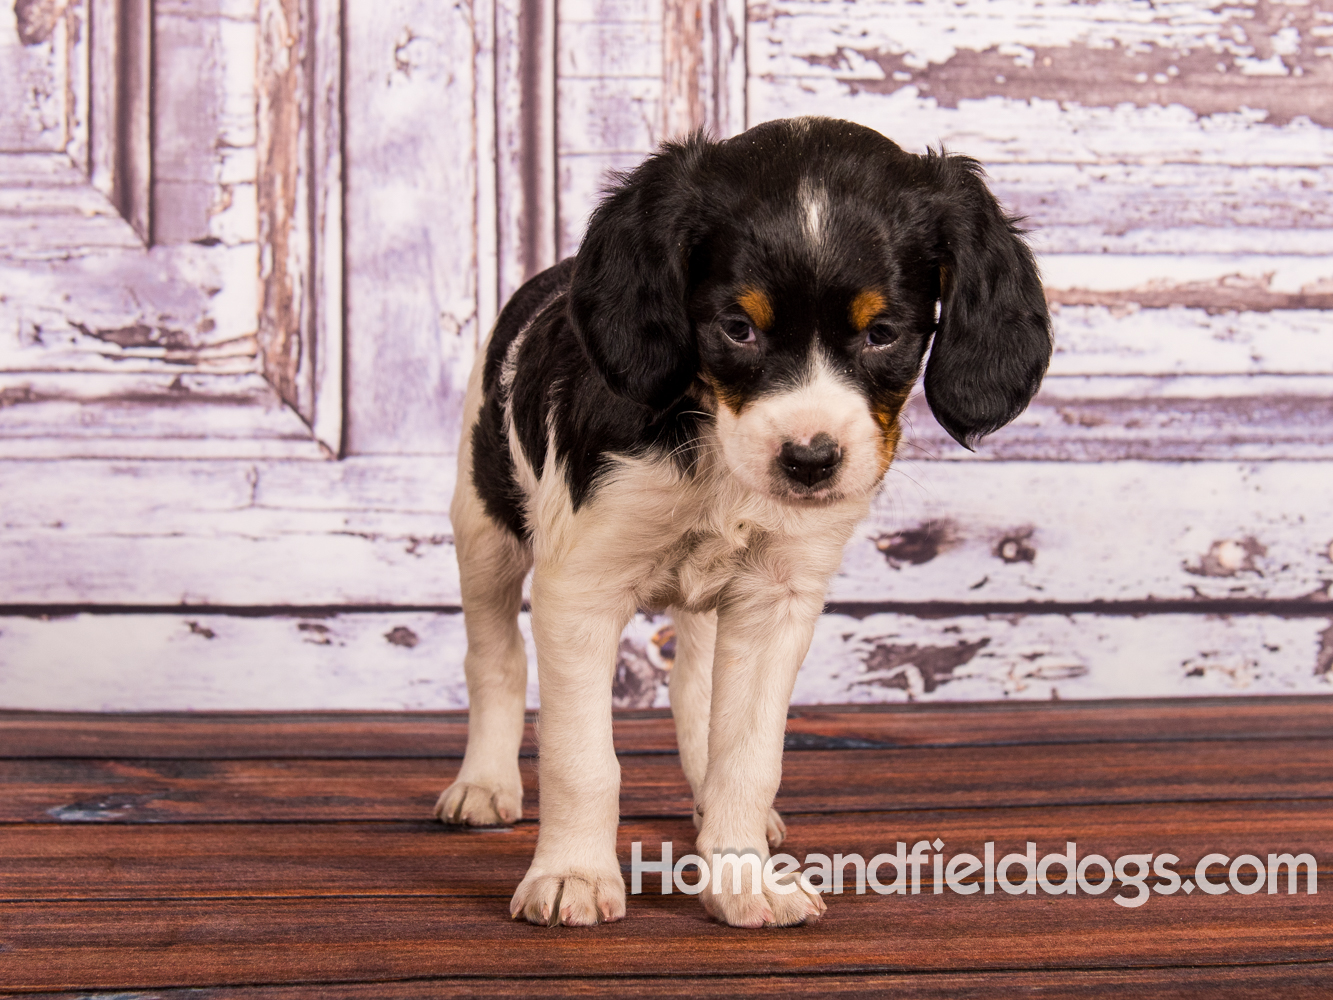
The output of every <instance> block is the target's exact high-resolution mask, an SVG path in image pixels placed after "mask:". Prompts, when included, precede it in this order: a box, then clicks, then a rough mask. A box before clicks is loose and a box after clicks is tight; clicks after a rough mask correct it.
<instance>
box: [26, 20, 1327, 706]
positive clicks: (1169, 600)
mask: <svg viewBox="0 0 1333 1000" xmlns="http://www.w3.org/2000/svg"><path fill="white" fill-rule="evenodd" d="M673 2H674V0H673ZM162 6H163V5H162V4H159V10H161V9H162ZM700 6H701V9H711V8H709V5H706V4H705V5H700ZM724 6H727V5H724ZM529 7H532V8H534V9H538V10H539V11H540V10H544V9H546V8H542V7H541V5H540V4H531V5H526V6H525V5H522V4H509V3H497V4H495V5H493V6H485V7H476V8H475V9H474V14H475V11H477V10H482V11H484V12H489V13H487V14H486V17H489V18H491V20H489V21H487V20H486V18H485V17H483V18H482V19H481V22H478V23H483V24H487V25H491V26H493V28H494V32H495V33H494V36H493V37H489V41H487V42H486V44H487V45H491V46H493V49H487V48H486V46H485V45H482V46H481V47H480V48H479V47H477V46H474V45H472V44H471V41H470V39H475V38H482V37H483V36H482V35H471V34H468V32H469V31H471V30H473V29H472V28H470V27H468V19H467V16H466V11H465V10H464V9H463V8H443V7H439V6H438V5H431V4H424V3H419V2H415V0H397V2H395V3H393V4H389V5H387V6H386V5H384V4H379V5H376V6H375V7H374V8H373V9H372V8H371V7H370V6H369V5H366V4H363V3H360V2H359V0H353V2H351V3H349V5H348V7H347V17H348V27H347V35H346V43H347V67H346V80H347V87H348V97H347V101H346V113H347V121H346V123H345V125H346V149H347V155H348V161H349V162H348V167H347V178H348V182H347V183H348V187H347V215H348V251H347V264H348V298H349V309H348V323H349V326H348V351H349V364H348V369H347V371H348V380H349V389H348V412H349V417H348V423H347V428H348V431H347V433H348V445H349V451H350V452H351V457H348V458H346V459H345V460H343V461H340V462H289V461H281V460H278V458H277V457H272V458H265V457H261V458H259V459H255V460H249V461H234V460H231V459H229V458H227V457H221V456H219V457H210V455H209V453H208V452H207V451H206V450H201V451H200V452H199V453H198V454H197V456H196V458H195V459H194V460H192V461H188V462H146V461H134V460H132V459H130V458H124V459H117V460H111V459H104V460H88V461H84V462H79V463H56V462H49V461H36V460H32V461H9V462H0V497H3V504H2V505H0V521H2V522H3V527H4V531H3V533H0V558H2V559H3V560H4V565H5V567H6V572H5V573H4V575H3V579H2V580H0V601H2V602H3V604H4V608H3V610H4V612H5V614H4V616H3V617H0V667H3V669H0V704H4V705H8V706H13V707H28V708H69V709H101V708H108V709H133V708H154V709H170V708H272V709H301V708H324V707H365V708H384V709H394V708H453V707H461V706H462V705H463V703H464V701H463V699H464V694H463V685H462V673H461V657H462V645H461V635H462V631H461V620H460V617H459V609H458V601H459V599H458V584H457V569H456V565H455V562H454V558H453V552H452V537H451V535H450V528H449V523H448V517H447V506H448V498H449V495H450V493H451V490H452V482H453V468H452V465H453V462H452V459H451V457H450V453H449V452H450V447H451V445H450V442H451V441H452V440H453V436H454V435H456V433H457V412H458V406H459V403H460V401H461V386H462V381H463V379H464V377H465V373H466V367H467V364H468V363H469V361H470V357H471V354H472V351H473V350H475V344H476V338H477V336H478V335H479V332H480V330H481V329H482V327H483V325H484V323H483V318H484V317H486V316H488V315H493V308H494V294H493V292H492V293H490V294H491V300H490V305H487V294H488V293H487V291H486V288H485V287H483V285H484V282H483V279H482V278H481V277H480V276H481V275H485V274H490V275H491V277H490V278H489V279H488V280H490V281H491V282H492V287H494V284H495V283H496V282H499V284H500V287H503V283H504V281H506V280H509V279H507V278H505V277H504V274H508V273H509V272H508V271H505V268H506V267H511V265H512V263H513V261H515V260H517V259H519V257H520V256H521V254H519V256H515V255H516V254H518V253H519V251H521V249H522V248H521V247H516V244H515V243H514V236H513V232H511V231H510V230H509V229H506V228H505V227H506V226H511V228H512V224H513V223H514V220H513V219H512V218H510V217H509V216H507V215H506V214H505V213H506V211H507V209H506V207H505V206H506V204H512V202H506V201H505V192H504V190H503V185H501V189H500V190H499V191H498V192H497V191H496V190H495V188H494V185H495V184H496V183H497V180H496V179H497V178H500V179H501V180H502V179H503V176H504V171H505V169H506V168H505V166H504V162H501V163H500V164H499V165H498V166H497V170H496V172H495V173H492V174H488V173H487V170H486V169H479V168H478V167H477V166H476V163H477V162H478V161H477V157H479V156H480V157H481V162H482V163H483V164H485V163H486V161H485V157H484V156H483V155H482V154H480V153H477V152H476V150H484V149H486V148H488V147H487V145H486V144H487V142H492V141H493V142H495V144H496V147H497V148H498V149H499V150H500V153H501V157H500V159H501V160H502V161H505V158H506V157H509V156H510V155H511V154H514V155H517V154H516V153H514V150H513V149H511V146H512V124H513V121H515V120H518V118H519V117H521V116H518V114H517V111H516V110H515V108H514V107H512V106H511V104H510V103H505V102H506V100H508V99H507V98H504V97H503V95H504V94H505V93H508V91H506V90H505V87H506V86H508V85H509V84H510V83H512V81H509V82H508V83H506V81H505V80H504V79H502V78H501V76H496V77H495V78H493V79H488V78H487V76H486V72H487V70H486V65H487V64H486V63H485V60H484V58H483V57H484V56H485V55H486V53H487V52H488V51H492V50H493V51H494V52H495V53H496V59H497V63H496V65H500V64H503V62H504V60H505V59H510V58H511V56H512V52H513V51H514V50H515V47H516V46H517V45H518V44H519V42H520V41H521V38H519V35H518V34H517V33H518V32H519V30H520V22H522V20H523V16H524V14H523V12H524V11H525V10H528V8H529ZM548 13H551V16H553V17H554V18H555V21H556V24H555V27H556V31H555V39H554V47H555V54H554V63H555V65H556V67H557V68H558V75H557V76H556V79H555V86H554V88H553V91H554V96H553V97H552V98H551V100H552V101H553V102H554V108H553V111H552V116H553V121H554V126H553V127H554V140H553V144H554V146H555V149H556V152H554V153H552V156H553V157H554V162H555V167H556V169H555V181H554V183H553V185H552V193H551V196H550V197H551V199H552V201H553V203H554V206H555V212H554V215H553V218H554V219H555V220H557V221H556V222H555V223H553V225H554V226H555V228H556V236H557V237H558V239H559V244H560V251H561V252H562V253H567V252H570V251H572V250H573V249H574V247H575V246H576V244H577V239H578V235H579V232H580V229H581V227H582V223H583V220H584V219H585V218H586V215H587V213H588V211H590V209H591V207H592V205H593V204H594V203H595V198H596V192H597V190H598V187H599V185H600V184H601V183H602V179H603V177H604V175H605V172H606V170H607V169H609V168H614V169H619V168H623V167H626V166H631V165H632V164H633V163H635V162H637V160H638V159H639V158H641V157H642V155H643V154H645V153H646V152H647V151H648V150H650V149H651V148H652V146H653V144H654V143H655V142H656V141H657V140H658V139H659V138H660V137H661V136H662V135H663V134H667V131H668V130H667V127H666V124H667V123H666V121H665V114H666V113H665V112H664V111H663V105H664V103H666V96H667V95H668V91H667V89H664V87H665V85H664V83H663V80H664V78H665V77H666V75H667V74H666V72H665V70H664V68H663V62H662V52H663V51H664V48H665V47H666V46H665V43H664V35H663V29H662V25H663V23H664V22H665V21H666V20H667V15H668V10H667V7H665V6H664V5H663V4H662V3H660V2H654V0H567V2H564V3H561V4H559V5H558V8H557V9H556V10H555V11H554V13H552V12H550V11H549V10H548ZM670 13H672V15H673V16H676V15H679V13H680V11H679V10H678V9H677V7H676V6H672V7H671V8H670ZM474 21H475V18H474ZM747 30H748V42H747V46H746V59H747V61H748V71H747V73H746V75H745V78H744V81H743V84H744V86H743V87H738V86H737V85H736V81H735V80H732V81H730V83H729V84H728V87H729V89H728V91H727V92H728V93H731V94H733V95H735V94H737V93H739V92H740V91H741V90H743V91H745V93H746V95H747V96H746V100H747V102H748V112H747V114H748V119H749V121H751V122H757V121H761V120H764V119H767V118H771V117H776V116H784V115H792V114H806V113H820V114H831V115H839V116H843V117H848V118H852V119H855V120H858V121H862V122H864V123H865V124H868V125H871V126H872V127H876V128H879V129H881V130H883V131H884V132H885V133H886V134H889V135H890V136H892V137H893V138H895V139H897V140H898V141H899V142H901V143H902V144H903V145H904V146H906V147H907V148H909V149H914V150H918V151H919V150H922V149H924V148H925V147H926V145H927V144H932V145H933V144H937V143H939V142H941V141H943V142H945V143H946V144H947V145H948V146H949V147H950V148H952V149H956V150H958V151H962V152H967V153H970V154H972V155H975V156H978V157H979V158H981V159H982V160H983V161H984V162H985V164H986V166H987V169H988V172H989V174H990V177H991V180H992V184H993V186H994V188H995V189H996V191H997V192H998V193H999V194H1000V196H1001V198H1002V199H1003V200H1004V202H1005V203H1006V204H1007V205H1008V206H1009V208H1010V209H1011V210H1013V211H1016V212H1020V213H1022V214H1025V215H1026V216H1028V218H1029V220H1030V224H1031V225H1032V226H1033V227H1034V235H1033V240H1034V245H1035V246H1036V247H1037V248H1038V250H1039V251H1040V255H1041V262H1042V266H1043V269H1044V274H1045V276H1046V279H1047V286H1048V293H1049V295H1050V298H1051V301H1052V303H1053V308H1054V310H1055V328H1056V345H1057V353H1056V358H1055V361H1054V364H1053V367H1052V373H1051V376H1050V378H1049V379H1048V380H1047V383H1046V386H1045V388H1044V390H1043V392H1042V394H1041V396H1039V398H1038V400H1037V401H1036V403H1035V404H1034V406H1033V407H1032V408H1031V410H1030V411H1029V412H1028V413H1027V414H1025V415H1024V416H1023V417H1022V418H1020V420H1019V421H1017V422H1016V423H1015V425H1013V426H1012V427H1010V428H1008V429H1006V430H1005V431H1002V432H1001V433H1000V434H997V435H996V436H995V437H994V438H993V439H992V440H991V441H990V442H988V443H987V444H986V445H985V446H983V448H982V449H981V450H980V451H979V452H978V453H977V454H976V455H975V456H971V455H968V454H967V453H965V452H963V451H962V450H961V449H959V448H958V447H957V446H955V445H954V444H952V442H950V441H949V440H948V439H947V438H946V437H944V435H943V434H942V433H941V432H940V431H939V430H938V428H937V427H936V425H935V424H934V421H933V419H932V418H931V417H930V415H929V413H928V411H927V410H926V409H925V408H924V407H923V406H922V405H921V401H920V400H916V401H915V402H913V404H911V409H910V411H909V416H910V424H911V436H910V439H909V440H910V446H909V447H906V448H904V449H903V455H904V459H903V460H902V461H901V462H900V463H898V464H897V465H895V467H894V469H893V470H892V471H891V472H890V474H889V478H888V481H887V484H886V488H885V490H884V492H883V493H882V495H881V496H880V498H879V499H878V501H877V503H876V505H875V510H874V514H873V516H872V519H871V521H870V522H869V523H867V525H866V526H865V527H864V529H863V530H862V531H861V532H860V533H859V534H858V536H857V537H856V538H855V539H854V540H853V542H852V544H851V546H850V547H849V550H848V555H847V559H846V561H845V564H844V566H843V569H842V572H841V573H840V574H839V575H838V577H836V578H835V580H834V582H833V587H832V590H831V593H830V597H829V599H830V613H829V614H828V615H827V616H826V618H825V621H824V622H823V624H822V626H821V629H820V632H819V636H818V639H817V641H816V644H815V647H814V649H813V650H812V653H811V656H810V658H809V660H808V662H807V665H806V667H805V668H804V670H803V673H802V677H801V680H800V682H799V684H798V688H797V700H798V701H800V702H805V703H818V702H848V701H896V700H906V699H919V700H940V699H989V698H1041V699H1046V698H1053V697H1058V698H1090V697H1115V696H1126V697H1130V696H1144V695H1190V694H1227V693H1250V694H1253V693H1282V692H1318V693H1327V692H1329V691H1330V690H1331V688H1330V678H1331V677H1333V604H1330V602H1329V598H1330V587H1331V586H1333V506H1331V505H1330V504H1329V503H1328V502H1327V501H1326V497H1327V496H1328V494H1329V492H1330V487H1333V464H1331V463H1333V454H1330V451H1331V450H1333V430H1331V428H1333V420H1330V417H1333V409H1330V403H1329V400H1330V399H1333V391H1331V390H1333V309H1331V308H1330V307H1331V306H1333V300H1331V299H1330V296H1331V295H1333V263H1330V261H1333V254H1330V249H1333V199H1331V197H1330V193H1329V192H1330V190H1331V189H1333V185H1331V184H1330V181H1333V173H1330V170H1333V167H1330V164H1333V109H1331V108H1330V103H1329V102H1330V96H1329V95H1330V94H1333V90H1330V88H1329V86H1328V83H1329V73H1330V58H1333V52H1331V51H1330V46H1331V45H1333V43H1330V42H1329V41H1328V39H1329V38H1330V37H1333V5H1330V2H1329V0H1313V2H1309V3H1287V4H1273V3H1268V2H1267V0H1264V2H1257V3H1234V4H1227V5H1222V4H1220V3H1214V4H1211V5H1210V4H1209V3H1207V2H1203V0H1188V2H1179V3H1172V4H1169V5H1165V6H1164V5H1162V4H1160V3H1158V4H1156V5H1155V6H1154V5H1151V4H1148V3H1146V2H1143V3H1139V2H1129V0H1104V2H1100V3H1092V4H1078V3H1060V4H1053V5H1052V4H1036V3H1027V2H1021V0H1002V2H995V3H982V2H979V0H978V2H968V0H964V2H957V3H954V2H949V3H944V2H935V0H929V2H925V3H907V2H870V0H858V2H856V3H851V2H819V3H815V2H790V3H788V2H780V3H763V4H761V3H751V4H750V6H749V23H748V29H747ZM483 41H485V39H483ZM505 53H509V54H508V55H506V54H505ZM1219 67H1220V68H1219ZM497 95H498V96H497ZM487 101H491V102H492V103H493V104H498V105H499V106H500V107H501V111H502V112H504V114H508V115H509V117H508V118H505V117H504V114H502V115H500V116H498V117H497V120H496V124H495V129H496V136H493V137H492V138H491V139H487V135H488V133H487V131H486V127H483V126H482V125H481V124H479V123H481V122H484V121H485V115H484V114H482V115H481V116H480V117H479V116H478V113H477V108H479V107H481V108H483V109H484V108H485V107H486V106H487V103H486V102H487ZM511 103H512V102H511ZM422 122H428V123H430V124H429V125H428V126H422ZM506 129H508V130H509V131H506ZM505 136H509V137H510V138H508V139H506V138H505ZM506 143H510V145H506ZM487 166H488V165H487ZM488 184H489V185H492V187H490V188H488ZM488 191H489V192H490V193H489V194H488V193H487V192H488ZM488 198H489V199H490V200H489V201H488V200H487V199H488ZM488 213H490V215H492V216H494V217H496V218H498V219H499V220H500V228H499V232H498V234H497V235H495V236H494V239H495V240H496V241H497V242H498V246H499V251H498V254H499V265H498V267H499V271H500V272H502V273H501V274H500V276H499V277H497V276H496V270H495V269H494V268H493V269H492V270H490V271H487V270H486V268H483V267H482V266H481V264H480V263H479V260H480V258H479V257H478V256H477V250H476V248H477V247H478V246H481V245H483V241H484V240H485V239H488V238H489V237H487V236H486V235H485V234H486V233H487V231H488V230H487V228H486V222H485V220H486V219H487V218H488V217H489V216H488ZM507 262H508V263H507ZM488 266H490V265H488ZM511 270H512V267H511ZM2 308H4V304H3V303H0V309H2ZM488 310H490V311H489V312H488ZM127 419H128V418H127ZM166 419H169V418H166ZM182 605H185V606H186V607H185V608H182ZM525 627H526V625H525ZM672 649H673V646H672V643H671V636H670V632H669V630H668V629H667V623H666V622H665V620H662V619H656V620H655V619H648V618H640V619H637V620H636V621H635V622H634V623H633V625H632V626H631V628H630V629H629V631H628V632H627V634H626V638H625V642H624V644H622V655H621V662H620V667H619V672H618V681H617V699H618V702H619V703H620V704H622V705H652V704H656V705H662V704H664V703H665V686H664V681H665V678H666V677H667V675H668V673H669V668H670V662H671V653H672ZM89 650H96V652H97V655H96V656H95V657H90V656H89V655H88V651H89ZM53 677H56V678H59V683H53V682H52V678H53ZM533 694H534V695H535V691H534V692H533Z"/></svg>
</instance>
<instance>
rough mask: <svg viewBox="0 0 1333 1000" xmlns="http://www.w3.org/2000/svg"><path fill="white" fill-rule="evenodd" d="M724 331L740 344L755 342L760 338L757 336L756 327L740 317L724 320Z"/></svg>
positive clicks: (729, 337)
mask: <svg viewBox="0 0 1333 1000" xmlns="http://www.w3.org/2000/svg"><path fill="white" fill-rule="evenodd" d="M722 332H723V333H725V334H726V335H727V337H728V339H730V340H733V341H735V342H736V343H738V344H753V343H754V342H755V341H756V340H757V339H758V338H757V337H756V336H755V332H754V327H752V326H751V325H750V324H749V323H747V322H745V321H744V320H740V319H729V320H724V321H723V323H722Z"/></svg>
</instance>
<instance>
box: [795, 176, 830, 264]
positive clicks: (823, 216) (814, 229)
mask: <svg viewBox="0 0 1333 1000" xmlns="http://www.w3.org/2000/svg"><path fill="white" fill-rule="evenodd" d="M796 197H797V200H798V201H799V202H800V204H801V213H802V216H803V220H804V224H805V235H806V238H807V239H809V240H810V242H811V243H813V244H814V245H815V246H816V247H818V246H821V245H823V242H824V227H825V223H826V222H827V220H828V207H829V205H828V192H827V191H825V190H824V188H823V186H822V185H819V184H816V183H815V182H814V181H812V180H810V178H808V177H803V178H801V183H800V186H799V187H798V188H797V191H796Z"/></svg>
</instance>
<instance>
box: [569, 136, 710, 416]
mask: <svg viewBox="0 0 1333 1000" xmlns="http://www.w3.org/2000/svg"><path fill="white" fill-rule="evenodd" d="M711 146H712V144H711V143H710V142H709V141H708V140H707V139H705V138H704V136H703V134H702V133H696V134H694V135H692V136H690V138H688V139H686V140H685V141H684V142H680V143H672V142H668V143H664V144H663V145H662V148H661V150H660V151H659V152H658V153H656V154H654V155H653V156H651V157H649V158H648V159H647V160H646V161H644V163H642V164H641V165H640V166H638V167H637V168H635V170H633V171H632V172H631V173H629V174H628V175H626V176H624V177H622V179H621V182H620V184H619V185H618V186H617V187H615V188H613V189H612V190H611V191H610V192H609V193H608V194H607V196H606V198H605V199H604V200H603V201H602V203H601V205H599V206H598V208H597V211H595V212H594V213H593V215H592V219H591V220H590V221H589V223H588V231H587V234H586V235H585V236H584V237H583V243H582V244H581V245H580V246H579V251H578V254H577V256H576V257H575V258H574V277H573V279H572V281H571V283H570V287H569V317H570V321H571V323H572V324H573V327H574V334H575V336H577V337H578V340H579V343H580V344H581V345H582V346H583V350H584V351H585V352H586V353H587V355H588V358H589V359H590V360H591V361H592V363H593V367H595V368H596V369H597V371H598V373H599V374H600V375H601V376H602V378H603V379H604V380H605V381H606V384H607V385H608V386H610V388H611V390H612V391H613V392H615V393H617V394H619V395H621V396H624V397H625V398H627V399H631V400H633V401H634V402H636V403H640V404H642V405H644V406H647V407H650V408H651V409H653V410H656V411H659V412H660V411H662V410H665V409H667V408H668V407H670V406H671V404H672V403H674V402H675V401H676V400H678V399H679V398H680V397H681V396H682V395H684V393H685V390H686V389H688V388H689V386H690V383H691V382H692V381H693V380H694V376H695V373H696V371H697V370H698V366H699V354H698V349H697V346H696V343H695V339H694V330H693V327H692V325H691V323H690V318H689V314H688V313H687V311H686V295H687V291H688V289H687V274H688V270H689V255H690V250H691V247H692V244H693V239H692V236H691V230H692V226H691V220H692V219H697V217H698V215H699V213H700V211H701V208H702V206H701V204H700V199H699V197H698V184H697V181H696V180H695V178H696V176H697V173H696V172H697V169H698V167H699V164H700V162H701V160H702V159H703V158H704V157H705V155H706V154H707V151H708V149H709V148H711Z"/></svg>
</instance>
